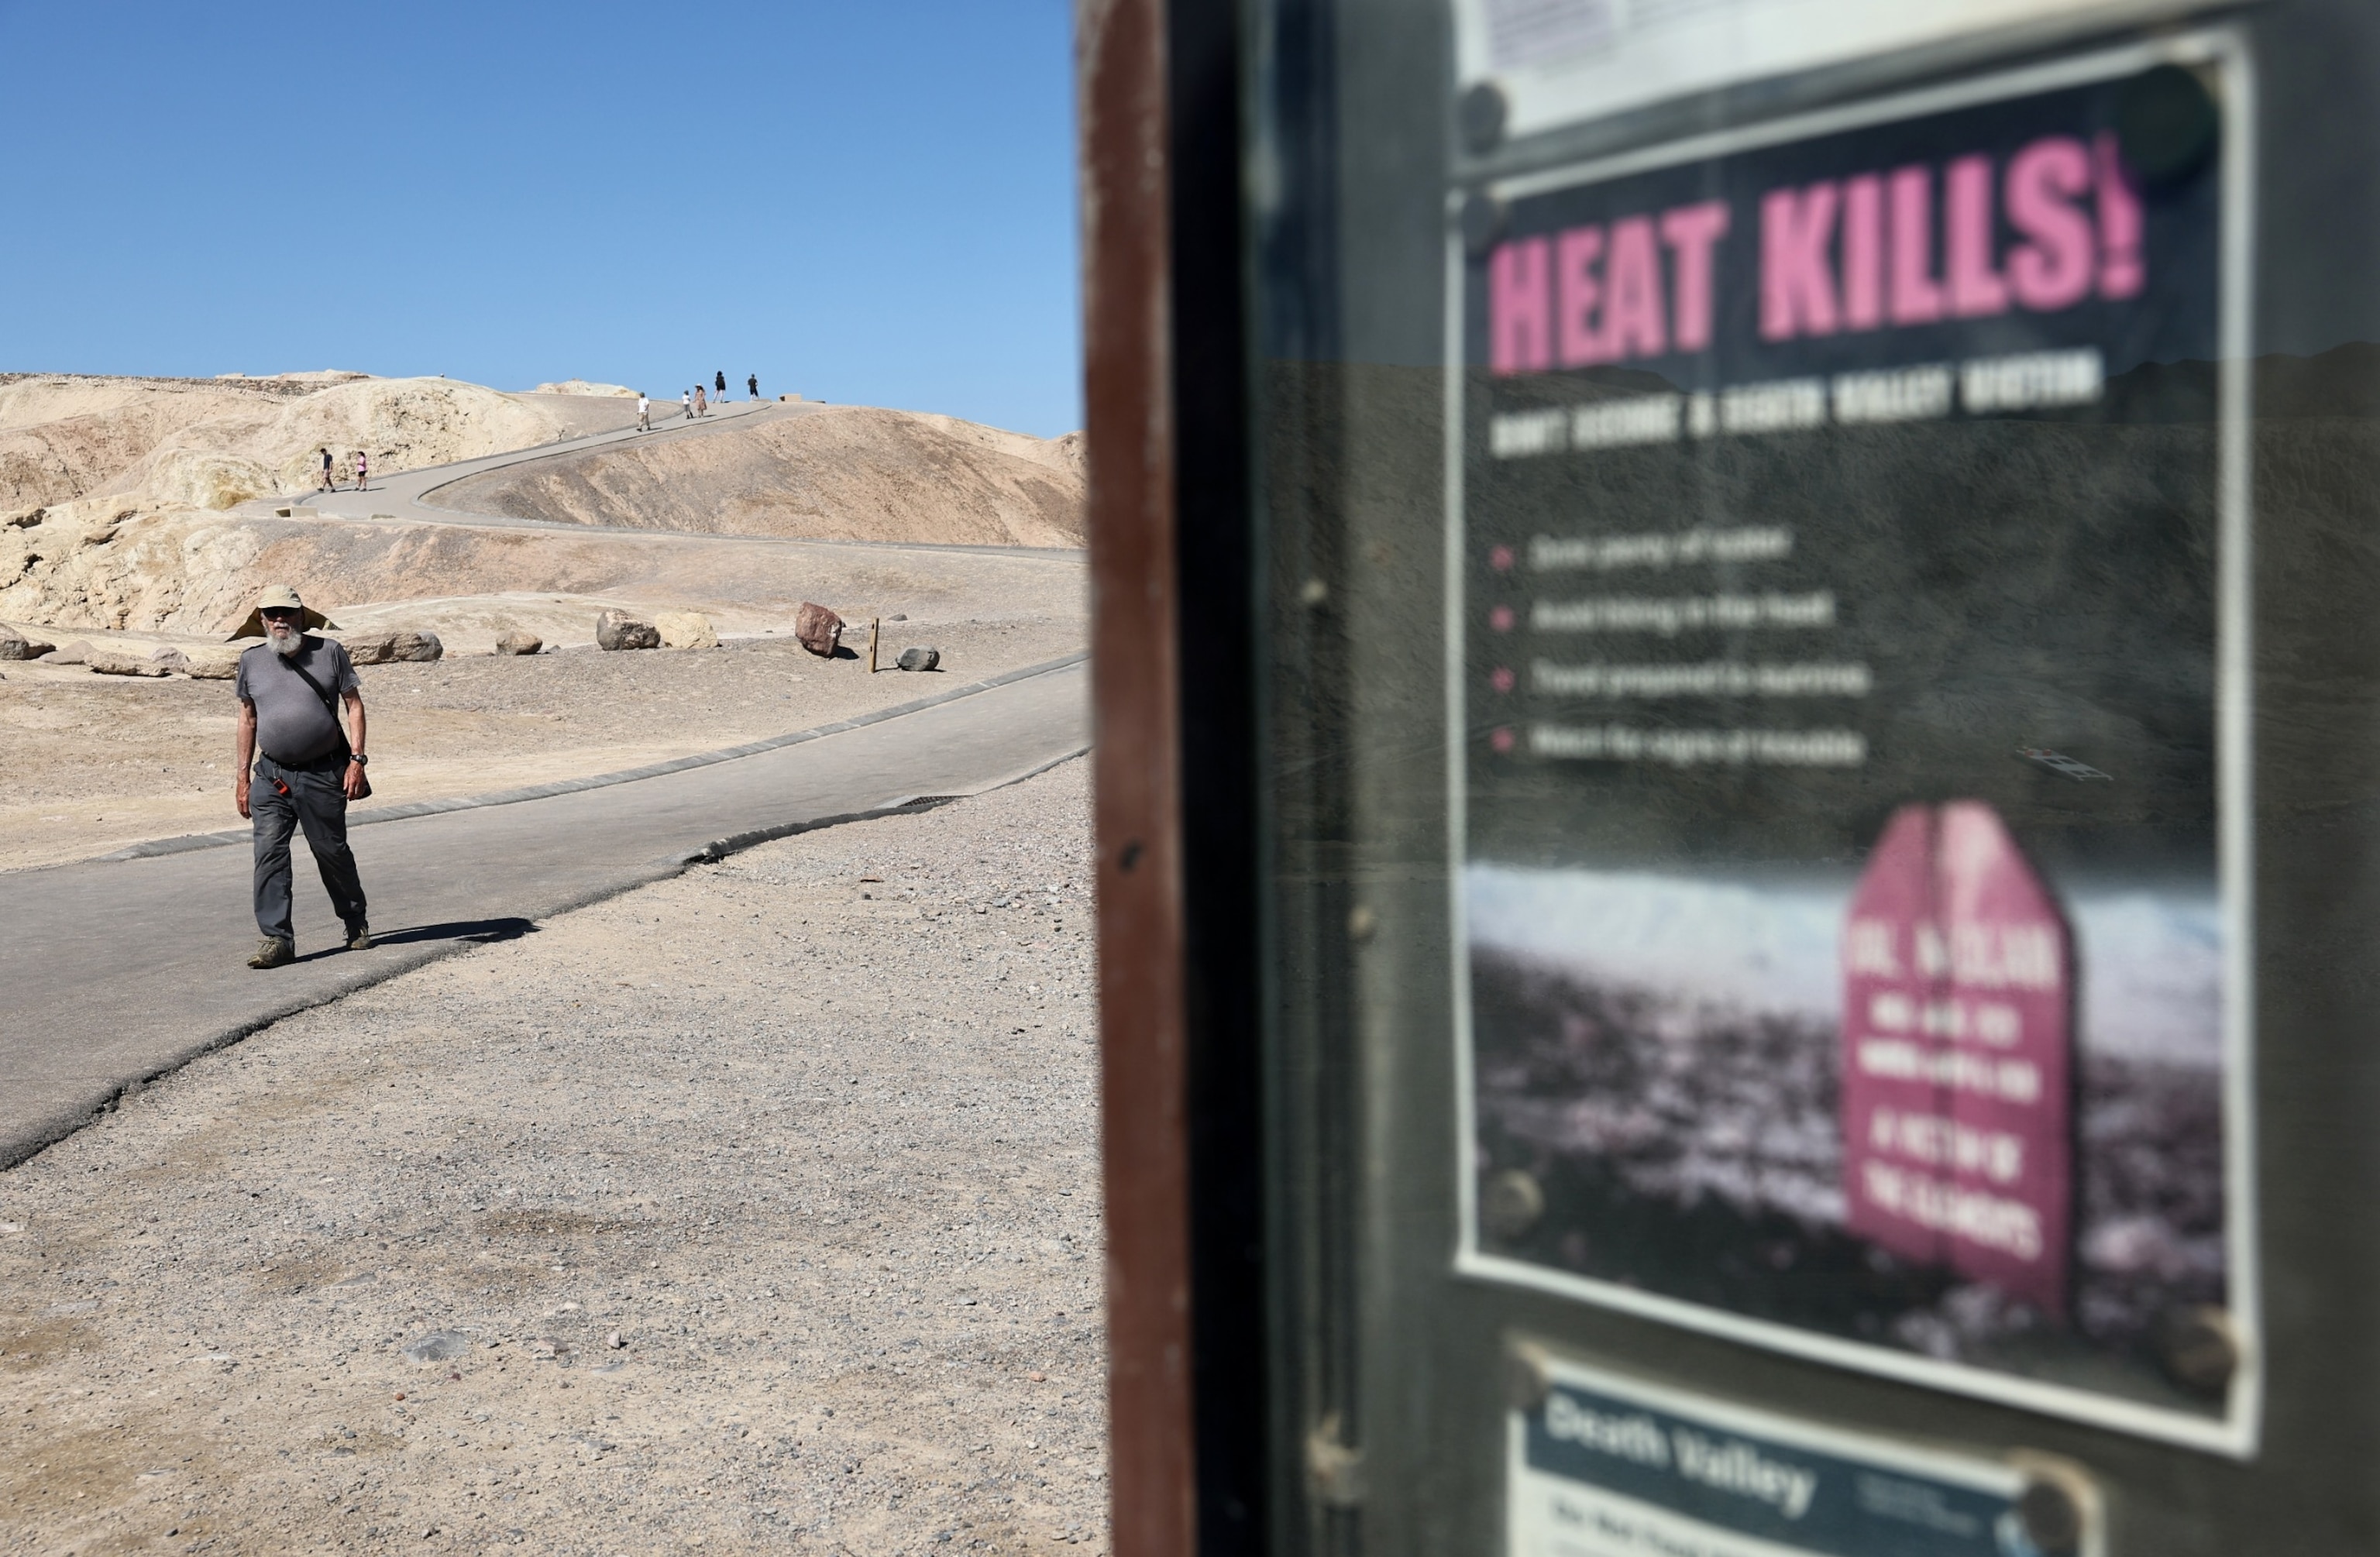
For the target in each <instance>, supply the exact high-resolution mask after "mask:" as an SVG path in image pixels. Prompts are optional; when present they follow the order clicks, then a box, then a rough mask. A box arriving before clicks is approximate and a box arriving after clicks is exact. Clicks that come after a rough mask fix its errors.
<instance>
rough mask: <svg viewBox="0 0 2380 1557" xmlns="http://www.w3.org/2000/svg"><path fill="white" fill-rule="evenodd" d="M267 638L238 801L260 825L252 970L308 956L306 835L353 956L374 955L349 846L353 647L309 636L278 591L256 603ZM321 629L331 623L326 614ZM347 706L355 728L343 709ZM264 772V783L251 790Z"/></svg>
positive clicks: (359, 726) (236, 692) (300, 615)
mask: <svg viewBox="0 0 2380 1557" xmlns="http://www.w3.org/2000/svg"><path fill="white" fill-rule="evenodd" d="M256 609H257V614H258V615H260V616H261V617H262V618H263V621H264V641H263V642H262V643H261V644H259V645H257V646H256V647H255V648H253V649H251V650H249V651H248V652H247V653H245V654H242V655H241V656H240V657H239V675H238V676H237V679H236V680H234V681H233V683H232V694H233V696H235V697H237V699H239V736H238V757H239V762H238V769H237V772H238V774H239V777H238V779H237V781H236V785H235V787H234V790H233V799H234V801H235V802H236V803H237V805H238V807H239V814H240V815H242V816H244V817H248V818H249V819H251V820H252V821H254V822H255V824H256V833H255V843H256V879H255V900H256V928H257V929H258V930H260V931H263V932H264V943H263V944H262V945H261V946H259V947H258V948H257V949H256V955H254V956H252V957H250V958H249V959H248V966H249V967H283V966H284V965H285V964H288V963H293V962H296V961H297V932H296V931H294V930H293V929H292V928H291V924H290V879H289V878H290V871H289V834H290V833H292V832H293V831H296V830H298V829H301V828H302V829H303V830H304V831H305V833H306V846H307V847H308V848H310V849H311V850H312V851H313V853H314V865H315V868H316V869H317V870H320V871H321V872H322V887H323V890H324V891H326V892H328V893H329V894H331V906H332V907H333V908H334V909H335V910H337V912H338V916H339V919H340V922H341V923H343V924H345V925H346V927H347V950H349V951H351V952H362V951H369V950H370V949H371V928H370V925H368V924H367V923H366V922H365V919H364V887H363V882H362V880H361V879H360V878H359V877H358V874H357V872H356V857H355V854H354V852H353V851H352V850H350V849H349V848H348V847H347V802H348V801H349V800H359V799H361V798H363V797H364V795H365V794H366V793H367V790H366V788H365V785H364V694H363V685H362V683H360V682H359V681H358V680H357V679H356V667H355V666H354V664H353V663H350V662H349V661H348V659H347V651H346V647H345V646H344V645H342V644H340V643H338V642H336V641H335V640H334V639H324V638H317V637H315V636H313V635H311V634H310V633H308V632H307V631H306V606H305V603H304V602H302V601H300V600H299V599H298V598H297V590H293V589H290V588H289V587H288V586H287V585H276V586H274V587H273V588H272V589H268V590H265V591H264V593H263V595H262V596H261V598H260V599H259V600H258V601H257V603H256ZM315 620H316V621H317V622H318V623H319V622H320V621H321V620H322V619H321V618H320V617H319V616H318V617H316V618H315ZM341 700H344V701H345V703H346V712H347V725H348V728H347V729H345V730H343V729H341V728H340V727H339V717H338V714H337V712H336V709H335V705H336V704H337V703H338V702H340V701H341ZM251 763H252V764H253V766H254V776H255V780H256V783H255V785H254V786H253V787H251V785H250V784H249V769H250V765H251Z"/></svg>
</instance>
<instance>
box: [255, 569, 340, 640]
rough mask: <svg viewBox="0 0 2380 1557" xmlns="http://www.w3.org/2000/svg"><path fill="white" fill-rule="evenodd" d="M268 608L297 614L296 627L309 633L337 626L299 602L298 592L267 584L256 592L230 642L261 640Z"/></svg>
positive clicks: (284, 586)
mask: <svg viewBox="0 0 2380 1557" xmlns="http://www.w3.org/2000/svg"><path fill="white" fill-rule="evenodd" d="M268 606H269V607H271V608H273V610H276V611H295V612H297V614H298V615H297V622H298V626H300V627H302V628H303V629H304V630H305V631H307V632H316V631H319V630H321V629H322V628H323V627H333V628H335V627H337V626H338V625H339V624H337V623H336V622H334V621H332V620H331V619H330V618H329V617H328V616H325V615H323V614H322V613H321V612H319V611H316V610H313V609H312V608H310V606H308V605H307V603H306V602H304V601H302V600H299V599H298V598H297V590H293V589H291V588H290V587H289V586H288V585H286V584H267V585H266V586H265V587H264V588H263V589H262V590H261V591H259V592H258V594H257V597H256V604H255V606H254V607H253V608H251V609H250V610H249V614H248V615H247V616H246V617H245V618H243V619H242V620H241V622H240V624H239V626H237V627H235V628H233V629H232V634H231V637H232V641H233V642H235V643H237V641H239V640H240V639H243V638H262V637H263V636H264V613H265V609H266V608H267V607H268Z"/></svg>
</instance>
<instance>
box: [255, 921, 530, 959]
mask: <svg viewBox="0 0 2380 1557" xmlns="http://www.w3.org/2000/svg"><path fill="white" fill-rule="evenodd" d="M535 933H537V921H536V920H534V919H521V918H505V919H458V920H455V922H453V923H450V924H420V925H408V926H407V927H406V928H405V929H403V930H391V931H378V930H375V931H372V946H373V948H374V949H375V950H377V949H378V948H380V947H383V946H417V945H419V944H421V943H423V942H426V941H468V942H471V943H474V944H477V945H481V946H485V945H490V944H492V943H495V942H498V941H517V940H519V939H520V938H521V937H522V936H524V935H534V934H535ZM345 952H346V947H345V946H325V947H324V948H322V950H321V951H319V952H307V953H305V954H303V955H300V956H299V957H298V959H297V960H298V961H299V962H319V961H320V960H322V958H324V957H334V956H338V955H342V954H344V953H345Z"/></svg>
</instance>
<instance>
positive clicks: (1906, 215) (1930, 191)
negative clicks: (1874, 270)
mask: <svg viewBox="0 0 2380 1557" xmlns="http://www.w3.org/2000/svg"><path fill="white" fill-rule="evenodd" d="M1941 317H1942V286H1941V284H1940V283H1939V282H1937V281H1936V280H1935V279H1934V174H1933V170H1932V169H1930V168H1925V167H1904V168H1901V169H1900V170H1899V171H1898V172H1896V173H1894V174H1893V176H1892V322H1894V323H1895V324H1931V323H1933V322H1934V321H1936V320H1937V319H1939V318H1941Z"/></svg>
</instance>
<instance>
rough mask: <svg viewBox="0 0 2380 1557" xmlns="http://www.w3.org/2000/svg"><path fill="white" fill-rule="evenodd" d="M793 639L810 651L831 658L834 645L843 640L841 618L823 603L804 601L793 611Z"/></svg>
mask: <svg viewBox="0 0 2380 1557" xmlns="http://www.w3.org/2000/svg"><path fill="white" fill-rule="evenodd" d="M794 639H795V642H797V643H799V644H800V645H801V646H802V647H803V648H805V649H807V650H808V651H810V652H811V653H813V654H819V655H823V656H825V657H826V658H828V659H832V658H833V657H834V651H835V646H836V645H838V644H840V643H841V642H842V641H843V618H842V617H840V616H838V615H836V614H834V613H833V612H832V611H829V610H828V609H827V608H826V607H825V606H823V605H814V604H812V603H811V602H808V601H804V602H802V608H801V609H800V610H799V611H796V612H795V613H794Z"/></svg>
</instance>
